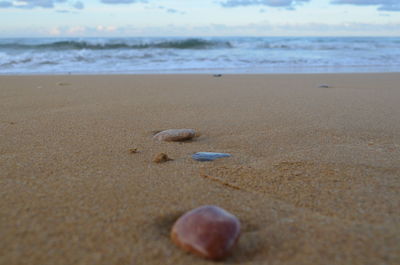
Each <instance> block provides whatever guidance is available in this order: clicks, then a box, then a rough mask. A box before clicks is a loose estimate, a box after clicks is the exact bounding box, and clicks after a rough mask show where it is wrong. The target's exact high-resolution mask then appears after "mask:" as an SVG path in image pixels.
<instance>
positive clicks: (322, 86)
mask: <svg viewBox="0 0 400 265" xmlns="http://www.w3.org/2000/svg"><path fill="white" fill-rule="evenodd" d="M318 87H319V88H330V85H327V84H320V85H319V86H318Z"/></svg>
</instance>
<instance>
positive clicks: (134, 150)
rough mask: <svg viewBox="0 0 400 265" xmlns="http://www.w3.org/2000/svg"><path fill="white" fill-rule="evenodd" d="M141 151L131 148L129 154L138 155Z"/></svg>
mask: <svg viewBox="0 0 400 265" xmlns="http://www.w3.org/2000/svg"><path fill="white" fill-rule="evenodd" d="M138 152H139V151H138V149H137V148H130V149H129V153H131V154H136V153H138Z"/></svg>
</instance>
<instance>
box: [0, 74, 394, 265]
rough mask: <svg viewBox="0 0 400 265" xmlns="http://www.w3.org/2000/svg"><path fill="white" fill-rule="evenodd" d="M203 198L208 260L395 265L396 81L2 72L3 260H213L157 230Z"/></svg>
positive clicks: (10, 263)
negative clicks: (186, 132) (212, 244)
mask: <svg viewBox="0 0 400 265" xmlns="http://www.w3.org/2000/svg"><path fill="white" fill-rule="evenodd" d="M321 84H327V85H328V87H320V85H321ZM173 128H191V129H195V130H196V131H198V132H199V137H198V138H196V139H195V140H193V141H189V142H184V143H175V142H168V143H167V142H157V141H154V140H153V139H152V136H153V133H154V132H155V131H160V130H164V129H173ZM132 148H137V152H136V153H132V152H130V151H129V150H130V149H132ZM199 151H210V152H224V153H230V154H231V155H232V157H228V158H221V159H218V160H215V161H213V162H198V161H195V160H193V159H192V158H191V154H193V153H195V152H199ZM160 152H163V153H166V154H168V156H169V157H170V158H172V159H173V160H172V161H168V162H165V163H160V164H157V163H153V162H152V160H153V157H154V156H155V155H156V154H158V153H160ZM209 204H212V205H217V206H220V207H222V208H224V209H226V210H228V211H229V212H231V213H233V214H234V215H236V216H237V217H238V218H239V220H240V222H241V224H242V233H241V237H240V240H239V243H238V245H237V246H236V248H235V250H234V252H233V253H232V255H231V256H230V257H229V258H228V259H226V260H225V261H224V262H222V263H220V264H269V265H272V264H274V265H275V264H276V265H278V264H296V265H299V264H314V265H315V264H360V265H361V264H362V265H368V264H371V265H377V264H393V265H394V264H400V74H399V73H387V74H290V75H284V74H282V75H278V74H277V75H222V76H221V77H213V76H212V75H200V74H199V75H190V74H188V75H109V76H107V75H88V76H85V75H65V76H57V75H53V76H35V75H32V76H18V75H15V76H0V238H1V240H0V264H2V265H14V264H15V265H17V264H29V265H57V264H65V265H67V264H74V265H80V264H82V265H83V264H95V265H101V264H104V265H106V264H107V265H111V264H128V265H141V264H144V265H146V264H149V265H150V264H160V265H161V264H162V265H169V264H171V265H180V264H182V265H187V264H192V265H197V264H213V263H214V262H212V261H208V260H204V259H201V258H199V257H197V256H194V255H191V254H187V253H185V252H183V251H182V250H180V249H179V248H178V247H176V246H175V245H174V244H173V243H172V242H171V240H170V238H169V233H170V229H171V226H172V224H173V223H174V221H175V220H176V219H177V218H178V217H179V216H180V215H182V214H183V213H184V212H186V211H188V210H190V209H193V208H195V207H198V206H202V205H209Z"/></svg>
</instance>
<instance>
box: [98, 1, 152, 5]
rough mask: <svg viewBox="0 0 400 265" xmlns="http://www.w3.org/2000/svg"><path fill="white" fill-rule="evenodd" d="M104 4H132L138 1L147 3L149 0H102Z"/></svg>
mask: <svg viewBox="0 0 400 265" xmlns="http://www.w3.org/2000/svg"><path fill="white" fill-rule="evenodd" d="M100 2H102V3H104V4H132V3H137V2H142V3H147V0H100Z"/></svg>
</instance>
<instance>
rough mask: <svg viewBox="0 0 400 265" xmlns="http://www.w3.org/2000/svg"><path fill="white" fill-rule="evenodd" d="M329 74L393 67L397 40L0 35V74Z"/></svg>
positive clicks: (397, 64) (399, 46)
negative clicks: (11, 36) (22, 36)
mask: <svg viewBox="0 0 400 265" xmlns="http://www.w3.org/2000/svg"><path fill="white" fill-rule="evenodd" d="M336 72H339V73H340V72H342V73H343V72H400V38H398V37H393V38H389V37H387V38H386V37H207V38H206V37H193V38H187V37H154V38H140V37H135V38H14V39H5V38H2V39H1V38H0V74H67V73H70V74H105V73H109V74H129V73H213V74H215V73H336Z"/></svg>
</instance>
